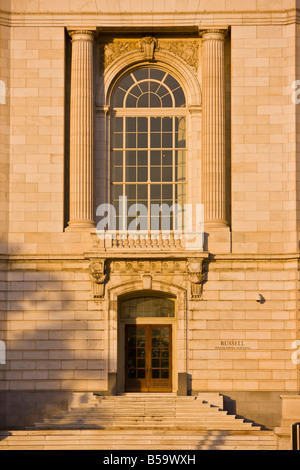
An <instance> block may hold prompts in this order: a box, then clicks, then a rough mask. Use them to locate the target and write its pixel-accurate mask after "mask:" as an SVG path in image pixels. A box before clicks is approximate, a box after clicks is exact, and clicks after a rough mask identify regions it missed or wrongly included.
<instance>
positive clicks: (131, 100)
mask: <svg viewBox="0 0 300 470" xmlns="http://www.w3.org/2000/svg"><path fill="white" fill-rule="evenodd" d="M136 105H137V98H135V97H134V96H132V95H128V96H127V99H126V107H127V108H136Z"/></svg>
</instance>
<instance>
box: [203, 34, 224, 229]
mask: <svg viewBox="0 0 300 470" xmlns="http://www.w3.org/2000/svg"><path fill="white" fill-rule="evenodd" d="M201 36H202V57H203V59H202V93H203V108H202V139H203V140H202V143H203V144H202V155H203V159H202V169H203V170H202V175H203V182H202V184H203V204H204V212H205V225H206V227H209V228H211V229H214V228H222V227H227V225H228V224H227V221H226V188H225V82H224V75H225V69H224V42H225V36H226V30H222V29H209V30H206V31H203V32H201Z"/></svg>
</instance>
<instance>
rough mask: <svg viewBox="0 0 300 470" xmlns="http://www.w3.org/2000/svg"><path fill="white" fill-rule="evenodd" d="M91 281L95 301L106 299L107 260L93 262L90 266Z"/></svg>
mask: <svg viewBox="0 0 300 470" xmlns="http://www.w3.org/2000/svg"><path fill="white" fill-rule="evenodd" d="M90 279H91V281H92V295H93V299H94V300H101V299H103V298H104V286H105V282H106V281H107V279H108V274H107V273H105V260H97V261H93V262H92V263H91V264H90Z"/></svg>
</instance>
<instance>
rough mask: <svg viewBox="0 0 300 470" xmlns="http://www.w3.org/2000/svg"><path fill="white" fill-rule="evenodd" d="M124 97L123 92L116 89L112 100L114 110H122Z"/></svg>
mask: <svg viewBox="0 0 300 470" xmlns="http://www.w3.org/2000/svg"><path fill="white" fill-rule="evenodd" d="M124 96H125V91H124V90H121V89H120V88H117V89H116V91H115V92H114V98H113V107H114V108H123V100H124Z"/></svg>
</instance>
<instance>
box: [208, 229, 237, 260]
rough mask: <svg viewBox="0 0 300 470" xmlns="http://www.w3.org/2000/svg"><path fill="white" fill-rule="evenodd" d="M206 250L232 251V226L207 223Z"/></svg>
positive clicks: (224, 252)
mask: <svg viewBox="0 0 300 470" xmlns="http://www.w3.org/2000/svg"><path fill="white" fill-rule="evenodd" d="M204 251H209V252H210V253H216V254H229V253H231V251H232V250H231V230H230V227H229V226H228V225H227V226H225V225H221V224H207V225H206V224H205V227H204Z"/></svg>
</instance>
